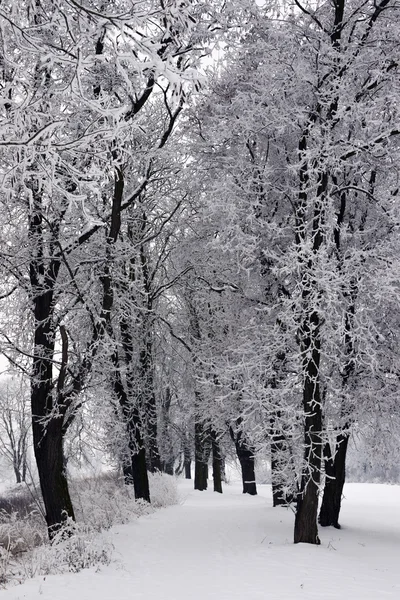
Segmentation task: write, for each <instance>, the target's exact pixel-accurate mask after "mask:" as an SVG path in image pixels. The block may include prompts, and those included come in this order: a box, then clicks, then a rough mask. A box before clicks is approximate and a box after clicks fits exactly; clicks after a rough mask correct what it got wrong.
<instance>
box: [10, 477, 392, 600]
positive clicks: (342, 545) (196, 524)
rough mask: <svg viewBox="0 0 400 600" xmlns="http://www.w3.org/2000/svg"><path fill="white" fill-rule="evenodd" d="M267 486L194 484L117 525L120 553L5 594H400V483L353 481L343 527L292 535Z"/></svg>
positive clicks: (158, 599)
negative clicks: (216, 488)
mask: <svg viewBox="0 0 400 600" xmlns="http://www.w3.org/2000/svg"><path fill="white" fill-rule="evenodd" d="M259 492H260V494H259V496H257V497H250V496H247V495H243V494H241V489H240V485H239V484H232V485H229V486H225V490H224V494H223V495H222V496H221V495H219V494H214V493H212V492H194V491H192V489H191V482H182V483H180V493H181V498H182V501H181V504H180V505H178V506H172V507H169V508H165V509H161V510H159V511H157V512H155V513H154V514H151V515H148V516H144V517H141V518H139V519H138V520H135V521H134V522H132V523H131V524H130V525H124V526H118V527H114V528H113V530H112V532H111V535H112V542H113V544H114V547H115V561H114V562H113V563H111V564H110V565H109V566H101V567H99V568H98V569H89V570H86V571H81V572H80V573H78V574H67V575H54V576H48V577H45V578H43V577H41V578H36V579H33V580H30V581H27V582H25V583H24V584H23V585H20V586H18V587H14V588H10V589H8V590H5V591H2V592H1V595H0V597H1V600H22V599H24V600H25V599H26V600H34V599H35V600H36V599H41V600H71V599H72V600H114V599H116V600H128V599H129V600H214V599H215V600H217V599H218V600H225V599H226V600H236V599H238V600H239V599H240V600H258V599H260V600H261V599H262V600H298V599H307V600H313V599H318V600H321V599H322V600H330V599H339V598H340V600H354V599H357V600H358V599H359V600H361V599H362V600H384V599H386V598H393V599H394V598H395V599H397V600H398V599H399V598H400V486H389V485H379V484H348V485H346V488H345V500H344V501H343V509H342V519H341V522H342V526H343V527H342V529H341V530H340V531H337V530H335V529H332V528H328V529H322V530H321V539H322V545H321V546H319V547H316V546H309V545H305V544H299V545H296V546H295V545H294V544H292V536H293V531H292V530H293V514H292V512H291V511H290V510H288V509H283V508H275V509H274V508H272V507H271V497H270V488H269V486H260V487H259Z"/></svg>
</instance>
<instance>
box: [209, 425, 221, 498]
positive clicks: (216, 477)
mask: <svg viewBox="0 0 400 600" xmlns="http://www.w3.org/2000/svg"><path fill="white" fill-rule="evenodd" d="M211 449H212V461H213V463H212V464H213V481H214V492H218V493H219V494H222V458H221V449H220V445H219V443H218V440H217V436H216V433H215V431H212V432H211Z"/></svg>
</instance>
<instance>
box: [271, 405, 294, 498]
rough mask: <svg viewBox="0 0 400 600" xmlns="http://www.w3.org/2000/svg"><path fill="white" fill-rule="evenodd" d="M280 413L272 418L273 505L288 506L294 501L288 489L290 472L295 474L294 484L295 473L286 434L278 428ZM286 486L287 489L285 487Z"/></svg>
mask: <svg viewBox="0 0 400 600" xmlns="http://www.w3.org/2000/svg"><path fill="white" fill-rule="evenodd" d="M279 419H280V414H279V413H277V414H276V415H275V417H273V418H272V419H271V429H270V436H271V480H272V504H273V506H286V505H287V504H290V503H291V502H293V501H294V497H293V494H291V493H288V492H287V491H286V489H287V486H288V477H289V473H290V474H291V475H293V482H292V484H293V485H294V481H295V473H294V472H293V473H292V472H291V471H292V469H291V467H290V463H289V460H290V456H289V448H288V443H287V439H286V436H285V435H284V434H283V433H282V432H281V431H280V430H279V429H278V422H279ZM285 488H286V489H285Z"/></svg>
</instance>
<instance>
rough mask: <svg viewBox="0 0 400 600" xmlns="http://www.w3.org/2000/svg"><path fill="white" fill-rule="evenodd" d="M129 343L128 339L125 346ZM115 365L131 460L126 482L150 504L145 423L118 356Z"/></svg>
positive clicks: (126, 465)
mask: <svg viewBox="0 0 400 600" xmlns="http://www.w3.org/2000/svg"><path fill="white" fill-rule="evenodd" d="M126 343H127V338H125V340H124V344H126ZM112 362H113V364H114V367H115V370H114V393H115V395H116V397H117V398H118V402H119V403H120V406H121V409H122V414H123V416H124V421H125V426H126V431H127V436H128V450H129V454H128V456H129V459H128V460H127V461H126V462H125V464H124V465H123V473H124V480H125V483H126V484H127V485H132V484H133V488H134V490H135V498H137V499H139V498H140V499H142V500H146V502H150V488H149V478H148V475H147V465H146V450H145V446H144V441H143V437H142V431H143V423H142V419H141V417H140V413H139V409H138V407H137V406H136V405H135V403H134V401H133V400H130V397H129V396H128V394H127V392H126V390H125V387H124V385H123V382H122V379H121V372H120V369H119V359H118V354H117V352H116V351H115V352H114V354H113V356H112Z"/></svg>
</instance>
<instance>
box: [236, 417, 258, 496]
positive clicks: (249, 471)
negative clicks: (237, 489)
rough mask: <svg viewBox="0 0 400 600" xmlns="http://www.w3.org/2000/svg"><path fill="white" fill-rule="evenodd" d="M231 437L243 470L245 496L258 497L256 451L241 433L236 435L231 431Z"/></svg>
mask: <svg viewBox="0 0 400 600" xmlns="http://www.w3.org/2000/svg"><path fill="white" fill-rule="evenodd" d="M230 431H231V437H232V438H233V440H234V442H235V448H236V453H237V456H238V459H239V462H240V467H241V470H242V482H243V494H250V496H256V495H257V485H256V474H255V469H254V451H253V450H251V449H250V448H249V447H248V445H247V443H246V441H245V439H244V437H243V433H242V432H241V431H238V432H237V433H236V435H235V434H234V432H233V430H232V429H231V430H230Z"/></svg>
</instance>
